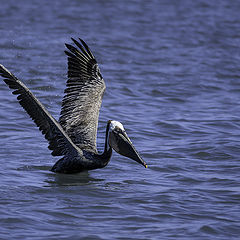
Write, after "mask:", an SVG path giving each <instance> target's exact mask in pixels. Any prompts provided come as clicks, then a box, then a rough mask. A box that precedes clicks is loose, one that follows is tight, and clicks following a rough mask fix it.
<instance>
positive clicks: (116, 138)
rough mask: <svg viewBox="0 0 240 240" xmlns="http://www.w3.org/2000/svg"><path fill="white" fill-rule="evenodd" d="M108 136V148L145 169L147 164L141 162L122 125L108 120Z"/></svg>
mask: <svg viewBox="0 0 240 240" xmlns="http://www.w3.org/2000/svg"><path fill="white" fill-rule="evenodd" d="M108 123H109V135H108V143H109V146H110V147H112V148H113V149H114V150H115V151H116V152H117V153H119V154H121V155H123V156H125V157H128V158H131V159H133V160H135V161H136V162H138V163H140V164H142V165H143V166H144V167H145V168H147V164H146V163H145V162H144V161H143V159H142V158H141V157H140V155H139V154H138V152H137V150H136V149H135V147H134V146H133V144H132V142H131V140H130V139H129V137H128V135H127V133H126V131H125V129H124V127H123V125H122V124H121V123H120V122H118V121H114V120H109V122H108Z"/></svg>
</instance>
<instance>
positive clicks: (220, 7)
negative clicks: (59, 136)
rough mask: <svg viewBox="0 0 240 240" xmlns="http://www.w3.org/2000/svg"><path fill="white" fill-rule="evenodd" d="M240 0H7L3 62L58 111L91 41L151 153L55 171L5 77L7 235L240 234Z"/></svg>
mask: <svg viewBox="0 0 240 240" xmlns="http://www.w3.org/2000/svg"><path fill="white" fill-rule="evenodd" d="M239 10H240V4H239V2H238V1H203V0H202V1H187V0H186V1H185V0H183V1H154V0H151V1H104V0H102V1H89V0H87V1H80V0H72V1H68V0H62V1H45V0H44V1H35V0H34V1H27V0H24V1H14V0H11V1H2V2H1V8H0V32H1V40H0V63H2V64H3V65H5V66H6V67H7V68H9V69H10V70H11V71H12V72H13V73H14V74H15V75H16V76H18V77H19V78H20V79H21V80H23V81H24V83H25V84H26V85H27V86H28V87H29V88H30V89H31V90H32V91H33V92H34V93H35V95H37V97H38V98H39V100H40V101H41V102H42V103H43V104H44V105H45V106H46V107H47V108H48V110H49V111H50V112H51V113H52V114H53V115H54V116H55V117H56V118H58V117H59V112H60V106H61V99H62V96H63V91H64V88H65V81H66V69H67V65H66V56H65V55H64V53H63V50H64V43H65V42H67V43H70V42H71V40H70V37H75V38H76V37H81V38H83V39H84V40H85V41H86V42H87V43H88V44H89V45H90V47H91V49H92V51H93V52H94V54H95V56H96V57H97V60H98V62H99V64H100V68H101V72H102V75H103V76H104V79H105V82H106V84H107V91H106V93H105V95H104V99H103V105H102V109H101V114H100V125H99V134H98V142H99V149H102V148H103V146H102V144H103V142H104V131H105V125H106V121H107V120H108V119H116V120H119V121H121V122H122V123H123V124H124V125H125V128H126V129H127V132H128V134H129V136H130V137H131V139H132V140H133V142H134V144H135V146H136V148H137V149H138V150H139V152H140V154H141V155H142V156H143V158H144V160H145V161H146V162H147V163H148V165H149V168H148V169H144V168H143V167H142V166H141V165H139V164H137V163H136V162H134V161H132V160H129V159H126V158H124V157H122V156H120V155H118V154H116V153H114V155H113V157H112V160H111V161H110V163H109V165H108V166H107V167H106V168H104V169H99V170H94V171H89V172H84V173H80V174H75V175H61V174H55V173H52V172H50V171H48V170H49V169H50V168H51V166H52V165H53V164H54V162H55V161H57V159H58V158H53V157H52V156H51V155H50V151H48V150H47V146H48V144H47V142H46V141H45V140H44V138H43V136H42V135H41V134H40V132H39V131H38V129H37V128H36V127H35V125H34V123H33V122H32V121H31V120H30V118H29V117H28V116H27V114H26V113H25V112H24V111H23V110H22V109H21V107H20V106H19V104H18V102H17V101H16V98H15V96H13V95H11V94H10V91H9V89H8V88H7V87H6V85H5V84H4V83H3V82H2V83H1V84H0V145H1V148H0V163H1V171H0V204H1V205H0V239H239V235H240V217H239V215H240V207H239V202H240V180H239V179H240V162H239V159H240V157H239V156H240V104H239V103H240V67H239V63H240V50H239V49H240V48H239V46H240V33H239V29H240V16H239Z"/></svg>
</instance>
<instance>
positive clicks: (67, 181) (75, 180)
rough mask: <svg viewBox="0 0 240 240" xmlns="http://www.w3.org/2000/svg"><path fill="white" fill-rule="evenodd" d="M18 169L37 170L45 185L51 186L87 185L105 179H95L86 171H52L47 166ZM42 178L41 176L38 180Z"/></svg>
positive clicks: (21, 169)
mask: <svg viewBox="0 0 240 240" xmlns="http://www.w3.org/2000/svg"><path fill="white" fill-rule="evenodd" d="M18 170H20V171H30V172H32V173H33V172H38V173H39V174H41V175H42V177H43V178H45V180H43V182H45V184H47V185H45V186H46V187H52V186H79V185H88V184H92V183H96V182H101V181H105V179H99V178H98V179H96V178H93V177H91V176H90V174H89V172H88V171H84V172H80V173H75V174H64V173H54V172H51V171H50V168H49V166H25V167H22V168H19V169H18ZM40 179H42V178H41V177H40V178H39V180H40Z"/></svg>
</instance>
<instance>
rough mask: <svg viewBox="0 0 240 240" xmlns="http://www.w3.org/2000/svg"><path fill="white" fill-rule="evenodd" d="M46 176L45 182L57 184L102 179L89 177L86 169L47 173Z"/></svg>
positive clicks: (90, 181) (98, 180) (86, 182)
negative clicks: (76, 171) (65, 172)
mask: <svg viewBox="0 0 240 240" xmlns="http://www.w3.org/2000/svg"><path fill="white" fill-rule="evenodd" d="M48 176H49V178H48V179H47V180H46V181H45V182H47V183H48V184H51V185H58V186H79V185H88V184H91V183H93V182H94V183H96V182H100V181H104V179H96V178H93V177H91V176H90V175H89V173H88V172H87V171H85V172H81V173H76V174H63V173H48Z"/></svg>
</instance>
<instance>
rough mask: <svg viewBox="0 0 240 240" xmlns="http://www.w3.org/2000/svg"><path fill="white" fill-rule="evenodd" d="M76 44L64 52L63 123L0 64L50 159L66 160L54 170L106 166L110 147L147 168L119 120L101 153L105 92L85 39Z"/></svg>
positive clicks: (0, 71) (110, 123) (109, 128)
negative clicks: (41, 136) (98, 139)
mask: <svg viewBox="0 0 240 240" xmlns="http://www.w3.org/2000/svg"><path fill="white" fill-rule="evenodd" d="M72 40H73V42H74V43H75V45H76V46H77V47H78V48H75V47H74V46H72V45H69V44H66V47H67V48H68V50H69V51H65V53H66V55H67V56H68V80H67V88H66V90H65V96H64V98H63V101H62V109H61V114H60V119H59V122H58V121H57V120H56V119H54V117H53V116H52V115H51V114H50V113H49V112H48V111H47V110H46V108H45V107H44V106H43V105H42V104H41V103H40V101H39V100H38V99H37V98H36V97H35V96H34V95H33V94H32V92H31V91H30V90H29V89H28V88H27V87H26V86H25V85H24V84H23V83H22V82H21V81H19V80H18V79H17V78H16V77H15V76H14V75H13V74H12V73H11V72H9V71H8V70H7V69H6V68H5V67H4V66H2V65H0V75H1V76H2V77H3V78H4V79H3V80H4V82H5V83H6V84H7V85H8V86H9V88H10V89H13V90H14V91H13V92H12V93H13V94H15V95H18V97H17V99H18V100H19V103H20V104H21V106H22V107H23V108H24V109H25V110H26V112H27V113H28V114H29V115H30V117H31V118H32V119H33V121H34V122H35V123H36V125H37V126H38V127H39V130H40V131H41V132H42V134H44V136H45V138H46V139H47V140H48V141H49V147H48V148H49V149H50V150H52V155H53V156H63V157H62V158H61V159H60V160H58V161H57V162H56V163H55V165H54V166H53V167H52V169H51V170H52V171H54V172H61V173H76V172H81V171H84V170H91V169H95V168H102V167H105V166H106V165H107V163H108V162H109V160H110V158H111V155H112V147H113V148H114V149H115V150H116V151H117V152H119V153H120V154H123V155H124V156H127V157H129V158H132V159H134V160H135V161H137V162H139V163H141V164H143V165H144V166H145V167H146V164H145V162H144V161H143V160H142V159H141V157H140V156H139V154H138V153H137V151H136V150H135V148H134V147H133V145H132V143H131V141H130V139H129V138H128V136H127V135H126V133H125V130H124V128H123V126H122V125H121V123H119V122H116V121H108V124H107V128H106V137H105V148H104V152H103V153H102V154H98V152H97V144H96V136H97V126H98V116H99V109H100V107H101V102H102V96H103V93H104V91H105V88H106V87H105V83H104V80H103V78H102V75H101V73H100V70H99V67H98V64H97V61H96V59H95V57H94V56H93V54H92V53H91V51H90V49H89V48H88V46H87V44H86V43H85V42H84V41H83V40H81V39H79V40H80V42H78V41H76V40H75V39H72ZM119 126H120V128H119ZM110 133H111V134H110ZM109 140H110V141H109ZM111 144H112V146H111ZM121 146H124V149H123V148H122V151H121V150H119V149H121ZM126 149H127V151H126ZM123 152H124V153H123ZM126 152H127V154H126Z"/></svg>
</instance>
